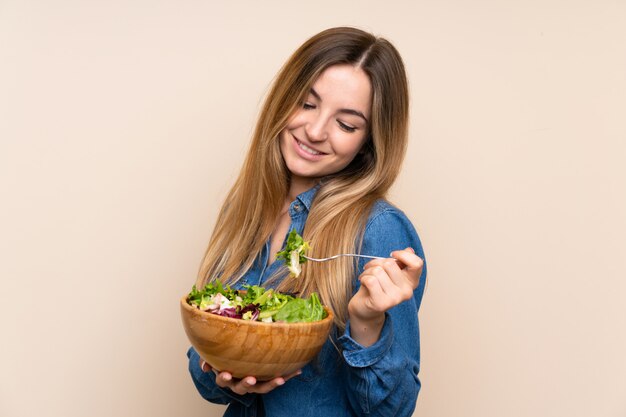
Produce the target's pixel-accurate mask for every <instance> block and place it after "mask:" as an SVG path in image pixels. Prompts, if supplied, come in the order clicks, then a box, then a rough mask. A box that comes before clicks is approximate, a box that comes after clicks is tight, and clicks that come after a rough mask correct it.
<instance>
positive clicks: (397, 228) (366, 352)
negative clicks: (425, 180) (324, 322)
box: [338, 206, 426, 416]
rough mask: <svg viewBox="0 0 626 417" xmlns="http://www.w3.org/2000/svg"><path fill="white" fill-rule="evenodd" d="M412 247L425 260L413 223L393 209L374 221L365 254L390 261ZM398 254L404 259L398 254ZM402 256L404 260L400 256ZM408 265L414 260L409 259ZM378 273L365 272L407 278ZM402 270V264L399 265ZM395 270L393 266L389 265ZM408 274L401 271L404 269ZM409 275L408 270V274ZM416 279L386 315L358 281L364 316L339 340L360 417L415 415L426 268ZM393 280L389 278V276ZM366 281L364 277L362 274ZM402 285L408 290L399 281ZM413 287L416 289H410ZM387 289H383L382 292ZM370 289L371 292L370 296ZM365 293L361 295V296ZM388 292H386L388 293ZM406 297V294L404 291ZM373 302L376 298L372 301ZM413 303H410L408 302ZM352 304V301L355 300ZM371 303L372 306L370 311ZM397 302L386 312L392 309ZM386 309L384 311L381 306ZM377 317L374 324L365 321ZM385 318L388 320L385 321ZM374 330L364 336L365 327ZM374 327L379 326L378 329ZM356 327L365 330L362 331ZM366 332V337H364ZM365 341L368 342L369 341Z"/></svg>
mask: <svg viewBox="0 0 626 417" xmlns="http://www.w3.org/2000/svg"><path fill="white" fill-rule="evenodd" d="M406 247H410V248H412V249H414V251H415V254H416V255H417V257H419V258H421V259H424V254H423V250H422V246H421V242H420V240H419V238H418V236H417V233H416V232H415V229H414V228H413V226H412V225H411V223H410V221H409V220H408V219H407V218H406V216H404V214H403V213H402V212H400V211H399V210H397V209H395V208H392V207H390V206H389V207H387V208H384V209H382V210H381V209H379V210H378V212H375V213H374V214H373V216H372V217H371V219H370V220H369V222H368V225H367V228H366V231H365V236H364V241H363V247H362V251H361V252H362V253H364V254H368V255H376V256H384V257H388V256H390V253H391V252H392V251H394V250H397V249H404V248H406ZM396 255H398V254H396ZM398 257H399V258H400V257H402V255H398ZM409 258H410V257H409ZM405 260H406V261H407V262H413V261H414V260H411V259H408V260H407V259H405ZM374 265H375V266H376V268H379V267H380V269H377V271H376V272H374V271H369V272H368V271H367V269H368V267H367V266H365V267H363V272H364V274H365V275H367V276H368V277H372V276H373V277H374V278H366V281H367V280H376V281H377V278H376V276H377V275H378V277H379V278H380V276H381V275H383V277H382V279H389V280H390V281H391V282H395V281H394V279H399V278H401V277H398V276H395V277H393V278H392V277H390V276H389V274H397V273H398V271H397V270H393V268H392V269H391V271H390V272H387V269H386V268H385V267H384V266H382V265H378V264H376V263H375V264H374ZM396 266H397V265H396ZM388 267H391V265H388ZM409 267H410V268H415V267H417V268H419V266H418V265H417V264H412V265H410V266H409ZM398 269H399V270H402V268H401V267H398ZM405 272H407V271H405ZM408 272H409V275H410V274H414V276H413V278H411V277H405V278H406V279H408V280H409V282H410V281H411V279H415V280H416V282H415V285H416V287H415V286H412V287H411V290H410V294H409V295H408V297H407V295H406V294H403V295H402V296H398V298H396V299H395V300H396V301H397V303H395V304H397V305H395V306H393V307H390V308H389V309H388V310H387V311H386V312H384V313H381V312H380V311H377V308H378V307H376V306H375V305H373V304H371V303H372V302H373V300H371V297H370V296H371V295H372V294H371V293H366V292H368V291H369V290H368V289H362V288H361V282H357V283H356V285H357V291H356V294H355V297H357V296H358V297H361V299H360V300H358V304H360V306H352V308H351V309H352V310H354V307H359V309H360V312H361V313H362V312H363V311H365V313H366V314H361V315H359V316H358V317H356V316H355V317H354V319H353V314H352V312H351V317H350V321H349V322H348V326H347V328H346V331H345V333H344V335H343V336H341V337H340V338H339V339H338V345H339V347H340V348H341V349H342V354H343V358H344V361H345V364H346V366H347V369H348V380H347V381H346V382H347V385H348V387H347V393H348V398H349V400H350V403H351V405H352V407H353V408H354V411H355V412H356V414H359V415H365V416H410V415H411V414H412V413H413V410H414V408H415V402H416V400H417V395H418V393H419V389H420V381H419V378H418V372H419V364H420V352H419V324H418V318H417V312H418V309H419V305H420V303H421V298H422V294H423V291H424V284H425V279H426V268H425V266H423V267H422V268H421V269H420V270H419V273H417V275H418V276H417V277H415V274H416V270H415V269H413V271H408ZM385 274H386V275H387V276H386V277H385V276H384V275H385ZM361 278H363V274H362V275H361ZM398 282H399V283H400V285H404V284H402V283H401V281H398ZM409 285H412V284H409ZM381 289H382V287H381ZM366 290H367V291H366ZM359 292H361V295H359ZM383 292H384V291H383ZM401 292H406V288H404V289H403V290H402V291H401ZM377 295H378V296H379V298H384V300H383V302H382V304H381V306H382V305H383V304H384V303H388V302H389V299H390V298H394V297H395V296H396V295H397V294H396V295H392V296H390V297H387V296H386V295H385V296H381V294H380V293H379V294H377ZM368 297H370V299H369V301H368ZM407 298H408V299H407ZM351 303H352V301H351ZM365 304H370V305H369V306H368V307H364V305H365ZM393 304H394V303H393V302H392V303H390V304H387V305H386V306H383V307H389V306H390V305H393ZM379 307H380V306H379ZM379 313H380V314H379ZM369 314H371V317H374V321H367V319H366V321H365V322H364V321H363V320H362V317H367V316H368V315H369ZM380 317H382V318H380ZM377 321H378V322H380V325H379V326H380V327H379V328H376V326H375V325H376V322H377ZM364 323H365V327H366V328H367V330H369V331H365V332H364V331H363V330H364V329H363V326H364ZM372 323H373V324H372ZM356 326H361V328H360V329H357V328H356ZM364 333H365V334H364ZM364 336H365V338H364Z"/></svg>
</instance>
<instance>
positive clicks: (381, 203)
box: [363, 199, 421, 256]
mask: <svg viewBox="0 0 626 417" xmlns="http://www.w3.org/2000/svg"><path fill="white" fill-rule="evenodd" d="M408 246H410V247H413V248H414V249H416V250H417V249H418V248H419V250H420V251H421V242H420V239H419V237H418V235H417V231H416V230H415V227H414V226H413V223H412V222H411V220H410V219H409V218H408V217H407V215H406V214H405V213H404V212H403V211H402V210H401V209H399V208H398V207H397V206H395V205H393V204H392V203H390V202H389V201H387V200H384V199H380V200H377V201H376V202H375V203H374V204H373V205H372V209H371V210H370V214H369V217H368V219H367V224H366V226H365V231H364V236H363V249H364V250H366V251H371V252H376V253H375V255H376V256H388V255H389V252H390V251H391V250H397V249H404V248H406V247H408ZM383 252H384V253H383ZM372 254H373V253H372Z"/></svg>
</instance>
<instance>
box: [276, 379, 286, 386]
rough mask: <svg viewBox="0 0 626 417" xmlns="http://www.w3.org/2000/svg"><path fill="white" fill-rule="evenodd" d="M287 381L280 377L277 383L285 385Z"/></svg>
mask: <svg viewBox="0 0 626 417" xmlns="http://www.w3.org/2000/svg"><path fill="white" fill-rule="evenodd" d="M284 383H285V380H284V379H279V380H278V381H276V385H283V384H284Z"/></svg>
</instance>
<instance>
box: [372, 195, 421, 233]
mask: <svg viewBox="0 0 626 417" xmlns="http://www.w3.org/2000/svg"><path fill="white" fill-rule="evenodd" d="M380 222H385V223H389V222H391V223H394V222H398V223H401V224H406V225H410V226H411V228H413V224H412V223H411V220H409V218H408V217H407V215H406V214H405V213H404V212H403V211H402V210H401V209H400V208H398V207H397V206H395V205H394V204H392V203H391V202H389V201H388V200H385V199H384V198H380V199H378V200H376V201H375V202H374V204H373V205H372V208H371V210H370V213H369V216H368V218H367V225H366V228H369V227H371V226H372V225H374V224H376V223H380Z"/></svg>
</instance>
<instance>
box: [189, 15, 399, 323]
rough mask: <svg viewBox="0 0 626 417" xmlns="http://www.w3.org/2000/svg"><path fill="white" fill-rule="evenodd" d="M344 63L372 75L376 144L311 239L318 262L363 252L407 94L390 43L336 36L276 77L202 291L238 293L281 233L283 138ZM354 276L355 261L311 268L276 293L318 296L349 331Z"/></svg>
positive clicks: (310, 229) (207, 260)
mask: <svg viewBox="0 0 626 417" xmlns="http://www.w3.org/2000/svg"><path fill="white" fill-rule="evenodd" d="M338 64H351V65H354V66H356V67H359V68H361V69H362V70H363V71H364V72H365V73H366V74H367V75H368V76H369V79H370V82H371V85H372V111H371V124H370V130H369V137H368V139H367V141H366V143H365V145H364V146H363V148H362V149H361V151H360V152H359V154H358V155H357V156H356V157H355V158H354V160H353V161H352V162H351V163H350V164H349V165H348V166H347V167H346V168H344V169H343V170H342V171H340V172H338V173H336V174H333V175H331V176H329V177H326V178H324V179H323V181H322V182H321V185H320V188H319V190H318V192H317V194H316V195H315V198H314V200H313V203H312V205H311V209H310V212H309V216H308V218H307V222H306V225H305V228H304V231H303V238H304V239H305V240H306V241H309V242H310V244H311V250H310V252H309V253H310V255H311V256H320V257H321V256H326V255H330V254H336V253H346V252H354V251H358V250H359V247H360V245H361V242H362V237H363V236H362V235H363V231H364V228H365V223H366V221H367V217H368V214H369V212H370V209H371V207H372V205H373V204H374V202H375V201H376V200H377V199H380V198H384V197H385V195H386V193H387V191H388V190H389V188H390V187H391V185H392V184H393V182H394V181H395V179H396V177H397V175H398V173H399V171H400V166H401V164H402V160H403V158H404V154H405V150H406V144H407V136H408V112H409V110H408V107H409V103H408V87H407V80H406V74H405V70H404V65H403V63H402V59H401V57H400V55H399V53H398V52H397V50H396V49H395V48H394V46H393V45H392V44H391V43H389V42H388V41H387V40H385V39H382V38H377V37H375V36H374V35H372V34H369V33H367V32H364V31H362V30H359V29H355V28H349V27H338V28H332V29H328V30H325V31H323V32H321V33H318V34H317V35H315V36H313V37H312V38H310V39H309V40H308V41H306V42H305V43H304V44H303V45H302V46H301V47H300V48H298V49H297V50H296V51H295V52H294V53H293V55H292V56H291V57H290V58H289V60H288V61H287V62H286V63H285V65H284V66H283V68H282V69H281V70H280V72H279V73H278V75H277V77H276V79H275V81H274V83H273V86H272V88H271V90H270V92H269V94H268V96H267V98H266V99H265V102H264V104H263V107H262V109H261V113H260V116H259V119H258V121H257V124H256V128H255V130H254V133H253V136H252V141H251V144H250V148H249V150H248V153H247V156H246V159H245V161H244V164H243V167H242V169H241V172H240V174H239V177H238V178H237V180H236V182H235V184H234V185H233V187H232V189H231V190H230V192H229V194H228V195H227V197H226V200H225V202H224V204H223V206H222V208H221V210H220V212H219V215H218V218H217V222H216V225H215V228H214V230H213V234H212V236H211V239H210V241H209V245H208V248H207V250H206V253H205V256H204V259H203V261H202V264H201V266H200V271H199V274H198V279H197V282H196V285H197V286H198V287H200V286H203V285H204V284H206V283H207V282H209V281H211V280H213V279H215V278H218V277H219V278H220V279H221V280H222V281H223V282H226V283H229V284H231V285H232V284H234V283H235V282H237V281H238V280H239V279H240V278H241V277H242V276H243V274H245V272H246V271H247V270H248V269H250V268H251V267H252V265H253V262H254V260H255V259H256V258H257V256H258V255H259V253H260V252H261V250H262V249H263V247H264V245H265V242H266V241H267V240H268V238H269V237H270V235H271V233H272V230H273V229H274V226H275V224H276V219H277V218H278V216H279V215H280V211H281V209H282V206H283V202H284V200H285V198H286V197H287V193H288V189H289V171H288V170H287V168H286V166H285V163H284V161H283V158H282V155H281V152H280V145H279V139H278V137H279V133H280V132H281V131H282V130H283V129H284V127H285V126H286V124H287V122H288V120H289V118H290V117H291V115H292V114H293V113H294V111H295V110H296V109H297V108H298V106H300V105H301V103H302V102H303V101H304V100H305V97H306V95H307V94H308V93H309V91H310V89H311V86H312V85H313V83H314V81H315V80H316V79H317V77H318V76H319V75H320V74H321V73H322V71H324V70H325V69H326V68H328V67H330V66H332V65H338ZM337 231H341V232H340V233H338V232H337ZM355 273H356V264H355V263H354V262H353V261H350V260H349V259H347V258H340V259H339V260H336V261H333V262H326V263H312V262H308V263H306V264H304V267H303V271H302V275H301V276H300V277H299V278H298V279H285V280H283V281H282V282H281V283H280V285H279V287H278V288H279V289H280V290H284V291H292V292H295V291H298V292H300V293H301V294H302V295H307V294H309V293H311V292H313V291H317V292H318V293H319V294H320V297H321V299H322V301H323V303H325V304H327V305H330V307H331V308H332V309H333V312H334V314H335V323H336V324H337V326H338V327H339V328H340V329H343V328H344V326H345V323H346V320H347V319H348V311H347V306H348V301H349V299H350V297H351V294H352V291H353V285H354V282H353V281H354V278H355Z"/></svg>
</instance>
